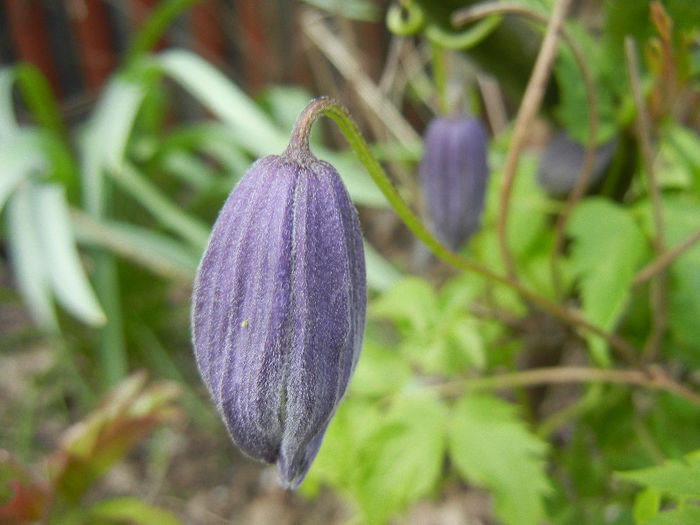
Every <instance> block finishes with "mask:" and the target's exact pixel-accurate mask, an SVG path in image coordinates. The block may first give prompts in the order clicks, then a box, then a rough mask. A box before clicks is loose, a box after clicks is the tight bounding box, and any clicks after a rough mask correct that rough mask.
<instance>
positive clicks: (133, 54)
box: [125, 0, 200, 62]
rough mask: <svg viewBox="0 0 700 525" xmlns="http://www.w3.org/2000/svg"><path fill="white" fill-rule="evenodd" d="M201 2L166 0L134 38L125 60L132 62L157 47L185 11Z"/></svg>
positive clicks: (193, 0) (153, 12) (158, 5)
mask: <svg viewBox="0 0 700 525" xmlns="http://www.w3.org/2000/svg"><path fill="white" fill-rule="evenodd" d="M199 1H200V0H164V1H162V2H159V3H158V4H156V6H155V7H154V9H153V11H152V12H151V13H150V16H149V17H148V18H147V19H146V22H145V23H144V24H143V25H142V26H141V28H140V29H139V31H138V33H136V35H135V36H134V37H133V38H132V40H131V45H130V46H129V49H127V51H126V57H125V60H126V61H127V62H130V61H132V60H134V59H136V58H138V56H139V55H141V54H142V53H145V52H146V51H148V50H149V49H151V48H152V47H153V46H155V45H156V43H157V42H158V39H159V38H160V37H161V36H162V35H163V33H164V32H165V31H166V30H167V29H168V27H170V25H171V24H172V23H173V22H174V21H175V19H176V18H177V16H179V15H180V14H181V13H182V12H183V11H184V10H186V9H187V8H188V7H190V6H192V5H193V4H195V3H197V2H199Z"/></svg>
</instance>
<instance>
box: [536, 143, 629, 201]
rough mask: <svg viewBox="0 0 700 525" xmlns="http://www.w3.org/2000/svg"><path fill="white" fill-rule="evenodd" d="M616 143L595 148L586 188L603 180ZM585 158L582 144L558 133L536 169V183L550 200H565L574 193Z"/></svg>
mask: <svg viewBox="0 0 700 525" xmlns="http://www.w3.org/2000/svg"><path fill="white" fill-rule="evenodd" d="M616 146H617V140H616V139H612V140H610V141H608V142H606V143H604V144H601V145H600V146H598V147H597V148H596V151H595V159H594V161H593V167H592V169H591V174H590V178H589V180H588V187H587V188H586V189H591V188H594V187H595V186H596V185H598V183H599V182H600V181H601V180H602V178H603V175H605V171H606V170H607V169H608V166H609V165H610V162H611V161H612V157H613V154H614V152H615V148H616ZM585 157H586V148H585V147H584V146H583V144H581V143H579V142H576V141H574V140H572V139H570V138H569V136H568V135H567V134H566V133H564V132H563V131H560V132H557V133H556V134H555V135H554V136H553V137H552V139H551V140H550V141H549V143H548V144H547V147H546V148H545V150H544V152H543V153H542V156H541V157H540V164H539V166H538V168H537V182H538V183H539V184H540V186H542V187H543V188H544V189H545V191H546V192H547V193H548V194H549V195H551V196H553V197H564V196H566V195H568V194H569V193H570V192H571V190H573V189H574V186H575V185H576V181H577V179H578V177H579V175H580V172H581V167H582V166H583V162H584V159H585Z"/></svg>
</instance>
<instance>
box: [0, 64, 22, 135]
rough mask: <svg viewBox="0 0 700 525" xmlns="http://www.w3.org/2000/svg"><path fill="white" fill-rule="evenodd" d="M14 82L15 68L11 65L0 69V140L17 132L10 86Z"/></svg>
mask: <svg viewBox="0 0 700 525" xmlns="http://www.w3.org/2000/svg"><path fill="white" fill-rule="evenodd" d="M14 82H15V70H14V68H12V67H4V68H2V69H0V140H4V139H6V138H7V137H8V136H10V135H12V134H13V133H16V132H17V129H18V127H19V126H18V124H17V118H16V116H15V106H14V99H13V98H12V86H13V85H14Z"/></svg>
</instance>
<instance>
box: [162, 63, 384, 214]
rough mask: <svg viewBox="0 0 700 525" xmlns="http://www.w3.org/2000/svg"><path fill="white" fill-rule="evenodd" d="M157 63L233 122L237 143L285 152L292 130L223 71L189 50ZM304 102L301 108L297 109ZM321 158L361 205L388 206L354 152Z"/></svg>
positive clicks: (260, 151) (261, 151)
mask: <svg viewBox="0 0 700 525" xmlns="http://www.w3.org/2000/svg"><path fill="white" fill-rule="evenodd" d="M154 65H155V66H156V67H158V68H159V69H160V70H161V71H162V72H163V73H165V74H166V75H168V76H169V77H171V78H172V79H173V80H175V81H176V82H177V83H178V84H180V85H181V86H182V87H183V88H184V89H185V90H187V91H188V92H189V93H190V94H191V95H192V96H193V97H194V98H196V99H197V100H198V101H199V102H200V104H202V105H203V106H204V107H205V108H207V109H208V110H209V111H211V112H212V113H213V114H214V115H216V117H217V118H219V119H221V120H222V121H223V122H225V123H226V124H228V125H229V127H230V128H231V131H232V133H233V134H234V136H235V137H236V142H237V143H238V144H241V145H242V146H243V147H244V148H245V149H246V150H248V151H250V152H251V153H253V154H254V155H255V156H256V157H263V156H265V155H273V154H280V153H282V152H283V151H284V150H285V149H286V147H287V143H288V141H289V131H288V130H282V129H280V128H279V127H278V126H276V125H275V123H274V122H273V121H272V120H271V119H270V117H268V116H267V115H266V114H265V112H264V111H263V110H262V109H261V108H260V107H258V106H257V105H256V104H255V103H254V102H253V101H252V100H251V99H250V98H249V97H248V96H247V95H246V94H245V93H244V92H243V91H242V90H241V89H239V88H238V86H236V85H235V84H234V83H233V82H231V81H230V80H229V79H227V78H226V77H225V76H224V75H223V74H222V73H221V72H219V71H218V70H217V69H216V68H214V67H213V66H211V65H210V64H209V63H207V62H205V61H204V60H202V59H201V58H199V57H198V56H197V55H195V54H194V53H191V52H189V51H185V50H180V49H178V50H169V51H165V52H163V53H161V54H160V55H158V56H157V57H156V58H155V59H154ZM302 109H303V105H302V106H300V107H299V108H297V112H300V111H301V110H302ZM316 154H317V155H318V157H319V158H321V159H325V160H327V161H329V162H330V163H331V164H333V166H334V167H335V168H336V169H337V170H338V172H339V173H340V175H341V177H342V178H343V181H344V182H345V184H346V186H347V188H348V192H349V193H350V195H351V196H352V198H353V200H354V201H355V202H357V203H358V204H366V205H371V206H385V205H386V200H385V199H384V196H383V195H382V194H381V192H380V191H379V189H378V188H377V187H376V186H375V185H374V183H373V182H372V181H371V179H370V177H369V175H368V174H367V173H366V172H365V171H364V170H363V169H362V168H361V167H360V164H359V162H358V161H357V159H355V158H354V156H352V155H342V154H336V153H332V152H329V151H327V150H324V149H323V148H316Z"/></svg>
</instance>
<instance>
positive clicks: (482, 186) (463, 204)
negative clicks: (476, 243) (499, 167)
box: [420, 117, 488, 250]
mask: <svg viewBox="0 0 700 525" xmlns="http://www.w3.org/2000/svg"><path fill="white" fill-rule="evenodd" d="M423 142H424V144H423V148H424V150H423V159H422V160H421V164H420V184H421V190H422V194H423V200H424V206H425V211H426V214H427V219H428V226H429V228H430V229H431V230H432V232H433V234H434V235H435V236H436V237H437V238H438V240H440V241H441V242H442V243H443V244H445V245H446V246H447V247H449V248H450V249H452V250H457V249H459V247H460V246H461V245H462V244H464V242H465V241H466V240H467V239H468V238H469V236H470V235H471V234H472V233H474V231H476V229H477V228H478V227H479V216H480V215H481V210H482V209H483V207H484V194H485V192H486V179H487V177H488V166H487V164H486V132H485V131H484V128H483V126H482V125H481V123H480V122H479V121H478V120H476V119H474V118H471V117H456V118H451V117H449V118H448V117H437V118H435V119H433V120H432V122H430V124H428V127H427V128H426V131H425V135H424V138H423Z"/></svg>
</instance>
